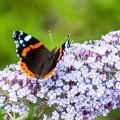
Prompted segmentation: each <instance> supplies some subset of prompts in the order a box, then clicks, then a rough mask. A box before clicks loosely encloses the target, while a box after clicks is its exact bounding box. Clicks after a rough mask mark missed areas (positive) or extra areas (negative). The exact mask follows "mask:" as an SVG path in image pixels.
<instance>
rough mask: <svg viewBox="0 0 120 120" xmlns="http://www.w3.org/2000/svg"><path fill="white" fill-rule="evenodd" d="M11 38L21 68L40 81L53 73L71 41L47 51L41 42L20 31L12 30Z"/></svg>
mask: <svg viewBox="0 0 120 120" xmlns="http://www.w3.org/2000/svg"><path fill="white" fill-rule="evenodd" d="M13 39H14V41H15V43H16V53H17V55H18V57H19V58H20V68H21V70H22V71H23V72H24V73H25V74H26V75H27V76H29V77H30V78H34V77H39V78H40V79H41V80H42V81H44V80H46V79H48V78H49V77H50V76H51V75H52V74H53V73H54V71H55V68H56V64H57V62H58V61H59V60H60V59H61V57H62V56H63V54H64V51H65V49H66V48H69V47H70V44H71V43H72V39H70V40H68V41H66V42H65V43H64V44H63V45H62V46H61V47H60V48H59V49H57V48H54V49H53V50H52V51H49V50H48V49H47V48H46V47H45V46H44V45H43V44H42V42H40V41H39V40H37V39H36V38H34V37H32V36H31V35H29V34H26V33H24V32H22V31H14V32H13Z"/></svg>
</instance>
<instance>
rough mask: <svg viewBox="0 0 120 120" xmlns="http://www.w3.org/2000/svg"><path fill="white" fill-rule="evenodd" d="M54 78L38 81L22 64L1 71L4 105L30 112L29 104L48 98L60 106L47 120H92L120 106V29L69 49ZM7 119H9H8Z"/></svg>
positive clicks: (1, 104)
mask: <svg viewBox="0 0 120 120" xmlns="http://www.w3.org/2000/svg"><path fill="white" fill-rule="evenodd" d="M56 69H57V70H56V71H55V73H54V74H53V76H52V77H51V78H49V79H48V80H46V81H44V82H41V81H40V82H39V83H38V82H36V81H35V80H32V79H29V78H27V77H26V76H25V75H24V74H23V73H22V72H21V70H20V68H19V66H18V65H15V64H13V65H10V66H8V67H6V68H5V69H4V70H3V71H1V72H0V91H1V92H0V107H4V109H5V110H6V111H7V112H8V113H18V114H19V115H23V114H26V113H27V112H28V111H29V106H28V104H26V102H27V103H29V104H33V103H36V102H37V99H38V98H42V99H45V100H46V101H45V102H47V105H48V106H50V107H51V106H52V105H56V109H55V110H54V111H53V112H52V113H51V115H49V116H48V115H45V114H44V116H43V118H42V119H43V120H59V119H63V120H92V119H94V118H96V117H97V116H100V115H103V116H106V115H107V114H108V113H109V112H110V110H113V109H116V108H119V107H120V31H115V32H110V33H108V34H107V35H105V36H102V39H101V40H95V41H89V42H85V43H83V44H79V43H75V44H72V45H71V48H69V49H67V50H66V52H65V53H64V56H63V57H62V59H61V60H60V61H59V63H58V64H57V66H56ZM5 119H6V118H5Z"/></svg>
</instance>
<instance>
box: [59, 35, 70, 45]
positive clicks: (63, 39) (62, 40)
mask: <svg viewBox="0 0 120 120" xmlns="http://www.w3.org/2000/svg"><path fill="white" fill-rule="evenodd" d="M69 37H70V34H68V35H67V36H66V37H65V38H64V39H63V40H62V41H61V42H60V43H59V44H60V45H61V44H62V43H63V41H66V39H68V38H69Z"/></svg>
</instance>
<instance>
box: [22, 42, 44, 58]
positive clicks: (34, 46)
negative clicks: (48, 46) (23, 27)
mask: <svg viewBox="0 0 120 120" xmlns="http://www.w3.org/2000/svg"><path fill="white" fill-rule="evenodd" d="M41 45H42V43H41V42H39V43H36V44H35V45H30V46H29V47H27V48H24V49H23V51H22V56H23V57H25V56H26V54H27V53H28V52H29V51H30V49H36V48H39V47H40V46H41Z"/></svg>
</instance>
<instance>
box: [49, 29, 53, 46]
mask: <svg viewBox="0 0 120 120" xmlns="http://www.w3.org/2000/svg"><path fill="white" fill-rule="evenodd" d="M49 35H50V40H51V44H52V47H54V44H53V40H52V34H51V32H50V30H49Z"/></svg>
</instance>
